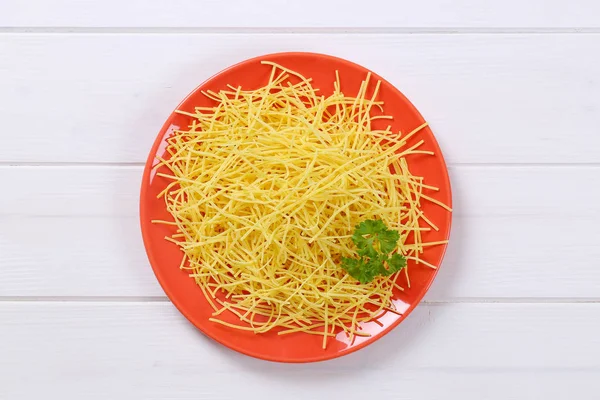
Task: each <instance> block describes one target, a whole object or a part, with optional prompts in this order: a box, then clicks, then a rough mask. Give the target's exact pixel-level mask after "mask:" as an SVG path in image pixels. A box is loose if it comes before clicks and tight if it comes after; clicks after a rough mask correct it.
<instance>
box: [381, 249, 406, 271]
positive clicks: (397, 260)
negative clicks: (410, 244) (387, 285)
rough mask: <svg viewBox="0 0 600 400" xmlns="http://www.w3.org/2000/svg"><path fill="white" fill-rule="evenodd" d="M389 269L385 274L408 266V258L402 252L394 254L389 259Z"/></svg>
mask: <svg viewBox="0 0 600 400" xmlns="http://www.w3.org/2000/svg"><path fill="white" fill-rule="evenodd" d="M387 264H388V269H387V272H386V273H385V274H384V275H386V276H387V275H392V274H394V273H396V272H398V271H400V270H401V269H402V268H404V267H406V258H405V257H404V256H403V255H402V254H398V253H396V254H392V256H391V257H390V258H389V259H388V260H387Z"/></svg>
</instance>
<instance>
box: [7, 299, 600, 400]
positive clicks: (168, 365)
mask: <svg viewBox="0 0 600 400" xmlns="http://www.w3.org/2000/svg"><path fill="white" fill-rule="evenodd" d="M598 313H600V304H485V305H484V304H447V305H421V306H420V307H418V308H417V309H416V310H415V311H414V312H413V314H411V316H410V317H408V318H407V320H406V321H405V322H404V323H403V324H402V325H401V326H400V327H398V328H397V329H395V330H394V331H392V332H391V333H390V334H388V335H387V336H386V337H384V338H383V339H381V340H380V341H378V342H376V343H374V344H373V345H371V346H369V347H368V348H365V349H363V350H361V351H359V352H357V353H354V354H352V355H349V356H347V357H344V358H341V359H337V360H333V361H329V362H323V363H318V364H309V365H285V364H275V363H268V362H263V361H260V360H255V359H251V358H249V357H245V356H242V355H239V354H235V353H233V352H231V351H229V350H227V349H225V348H223V347H221V346H219V345H217V344H215V343H213V342H212V341H210V340H209V339H207V338H205V337H203V336H202V335H201V334H200V333H199V332H198V331H197V330H196V329H195V328H194V327H193V326H191V324H189V323H188V322H187V321H186V320H185V319H184V318H183V317H182V316H180V315H179V313H178V312H177V311H176V310H175V309H174V308H173V306H172V305H171V304H168V303H60V302H54V303H47V302H4V303H0V320H1V321H2V322H3V324H2V329H1V330H0V354H2V357H1V358H0V370H2V371H3V373H2V374H1V375H0V397H2V398H6V399H39V398H40V397H44V396H45V395H48V394H58V393H60V394H61V398H66V399H79V398H86V399H106V398H118V399H131V398H136V399H137V398H139V399H164V398H170V399H192V398H193V399H207V400H208V399H211V400H214V399H234V398H239V396H240V394H241V393H243V396H244V398H246V399H249V400H252V399H276V398H281V397H283V396H285V397H286V398H289V399H306V398H314V399H330V398H332V397H335V396H341V395H343V397H344V398H348V399H364V398H366V397H368V398H376V399H385V400H387V399H390V400H392V399H394V400H396V399H407V400H408V399H411V400H412V399H415V398H418V399H424V400H427V399H432V400H433V399H439V398H459V397H456V395H457V394H458V393H460V398H461V399H466V400H471V399H472V400H481V399H489V400H500V399H502V400H504V399H507V398H544V399H548V400H559V399H561V400H562V399H564V398H565V397H566V396H567V394H570V395H576V396H577V398H578V399H584V400H585V399H590V400H591V399H595V398H596V397H595V396H596V394H597V393H598V390H600V382H599V381H598V380H597V379H596V378H597V376H598V374H599V373H600V363H599V361H598V360H599V359H600V339H599V338H600V322H599V321H598V318H596V316H597V315H598ZM542 338H543V340H542ZM582 343H585V344H586V349H585V351H583V348H582ZM32 377H35V384H33V382H32V381H31V380H32Z"/></svg>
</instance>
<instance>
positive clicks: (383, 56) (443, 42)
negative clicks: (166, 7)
mask: <svg viewBox="0 0 600 400" xmlns="http://www.w3.org/2000/svg"><path fill="white" fill-rule="evenodd" d="M248 4H250V3H248ZM448 4H449V3H448ZM598 4H600V3H598ZM0 14H1V13H0ZM598 48H600V34H558V35H552V34H546V35H523V34H506V35H504V34H498V35H490V34H466V35H442V34H415V35H408V34H389V35H383V34H382V35H361V34H353V35H346V34H248V33H244V34H115V35H106V34H52V35H46V34H3V35H0V55H2V56H1V57H0V119H1V120H2V121H3V124H4V126H3V129H2V130H0V141H1V142H2V146H0V161H2V162H4V163H36V162H80V163H86V162H95V163H132V162H136V163H139V162H143V161H144V160H145V157H146V155H147V152H148V150H149V148H150V146H151V143H152V142H153V140H154V138H155V135H156V134H157V132H158V130H159V129H160V127H161V125H162V124H163V122H164V120H165V119H166V118H167V116H168V115H169V114H170V113H171V111H172V110H173V109H174V108H175V107H176V105H177V104H178V102H179V101H180V100H181V99H182V98H183V97H184V96H185V95H186V94H187V93H188V92H189V91H191V90H192V89H193V88H194V87H195V86H196V85H197V84H199V83H200V82H202V81H203V80H205V79H206V78H208V77H209V76H211V75H212V74H214V73H216V72H218V71H219V70H221V69H223V68H225V67H227V66H229V65H230V64H232V63H235V62H238V61H241V60H243V59H246V58H248V57H252V56H257V55H260V54H265V53H270V52H277V51H289V50H302V51H316V52H324V53H330V54H333V55H337V56H340V57H345V58H348V59H350V60H353V61H355V62H358V63H360V64H363V65H364V66H366V67H368V68H371V69H373V70H374V71H376V72H378V73H379V74H381V75H382V76H383V77H385V78H387V79H388V80H390V81H391V82H392V83H393V84H395V85H396V86H397V87H398V88H399V89H400V90H402V91H403V92H404V93H405V94H406V95H407V96H408V97H409V98H410V99H411V100H412V101H413V103H414V104H415V105H416V106H417V108H419V110H420V111H421V112H422V113H423V115H424V116H425V118H426V119H428V120H429V122H430V123H431V125H432V127H433V130H434V133H435V134H436V136H437V138H438V140H439V142H440V144H441V147H442V149H443V151H444V154H445V155H446V158H447V160H448V162H449V163H451V164H456V163H460V164H464V163H597V162H600V153H599V152H598V151H597V149H598V148H600V135H598V126H600V86H599V85H600V82H599V81H598V73H597V71H598V65H599V63H600V58H599V54H600V53H599V52H598V51H596V50H597V49H598Z"/></svg>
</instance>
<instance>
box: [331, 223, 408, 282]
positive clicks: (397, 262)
mask: <svg viewBox="0 0 600 400" xmlns="http://www.w3.org/2000/svg"><path fill="white" fill-rule="evenodd" d="M398 240H400V234H399V233H398V231H396V230H393V229H388V227H387V226H386V225H385V223H383V221H381V220H376V219H368V220H366V221H363V222H361V223H360V224H358V225H356V227H355V228H354V234H353V235H352V241H353V242H354V245H355V246H356V248H357V250H356V253H358V255H359V257H358V258H348V257H342V268H343V269H344V270H346V272H348V274H349V275H350V276H352V277H353V278H355V279H356V280H358V281H359V282H360V283H369V282H371V281H372V280H373V279H375V277H376V276H378V275H382V276H389V275H392V274H393V273H396V272H398V271H400V270H401V269H402V268H404V267H406V258H404V256H403V255H402V254H398V253H394V254H391V255H390V253H392V252H393V251H394V250H395V249H396V246H397V244H398Z"/></svg>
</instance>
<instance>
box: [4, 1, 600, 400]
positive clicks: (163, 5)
mask: <svg viewBox="0 0 600 400" xmlns="http://www.w3.org/2000/svg"><path fill="white" fill-rule="evenodd" d="M269 10H271V11H269ZM289 50H300V51H315V52H323V53H329V54H333V55H336V56H340V57H344V58H348V59H350V60H353V61H355V62H357V63H360V64H362V65H364V66H366V67H368V68H371V69H373V70H374V71H377V72H378V73H380V74H381V75H383V76H384V77H386V78H387V79H389V80H390V81H391V82H392V83H394V84H395V85H396V86H397V87H399V88H400V90H402V91H403V92H404V93H405V94H406V95H407V96H408V97H409V98H410V99H411V100H412V101H413V102H414V103H415V104H416V106H417V107H418V108H419V109H420V110H421V111H422V113H423V114H424V115H425V117H426V118H427V119H428V120H429V121H430V123H431V125H432V127H433V130H434V132H435V133H436V135H437V137H438V139H439V141H440V144H441V146H442V148H443V150H444V153H445V155H446V158H447V161H448V163H449V168H450V173H451V179H452V185H453V192H454V204H455V213H454V229H453V233H452V241H451V244H450V246H449V250H448V255H447V258H446V260H445V262H444V264H443V267H442V269H441V271H440V274H439V276H438V279H437V280H436V282H435V283H434V285H433V287H432V289H431V291H430V293H429V294H428V295H427V296H426V300H425V301H424V302H423V304H421V305H420V306H419V307H418V308H417V310H416V311H415V312H414V313H413V314H412V315H411V316H410V317H409V318H408V319H407V320H406V321H405V322H404V323H402V324H401V325H400V326H399V327H398V328H397V329H395V330H394V331H393V332H392V333H391V334H390V335H388V336H386V337H385V338H384V339H382V340H380V341H378V342H377V343H375V344H373V345H372V346H369V347H368V348H366V349H364V350H361V351H359V352H357V353H355V354H352V355H350V356H347V357H343V358H341V359H337V360H334V361H331V362H324V363H317V364H306V365H283V364H274V363H268V362H263V361H259V360H255V359H251V358H248V357H245V356H242V355H239V354H235V353H233V352H231V351H229V350H227V349H225V348H222V347H220V346H218V345H217V344H215V343H213V342H211V341H210V340H208V339H207V338H205V337H204V336H202V335H201V334H200V333H199V332H198V331H197V330H196V329H195V328H194V327H192V326H191V325H190V324H189V323H188V322H187V321H186V320H185V319H184V318H183V317H182V316H181V315H180V314H179V313H178V312H177V310H175V308H174V307H173V306H172V305H171V303H169V301H168V300H167V298H166V297H165V295H164V294H163V292H162V291H161V289H160V287H159V286H158V284H157V282H156V280H155V278H154V275H153V274H152V271H151V269H150V267H149V265H148V262H147V259H146V256H145V253H144V250H143V247H142V243H141V239H140V233H139V228H138V211H137V207H138V188H139V184H140V179H141V171H142V166H143V161H144V159H145V156H146V154H147V152H148V150H149V148H150V145H151V143H152V141H153V140H154V137H155V134H156V133H157V131H158V129H159V128H160V126H161V124H162V123H163V121H164V120H165V118H166V117H167V116H168V115H169V113H170V112H171V110H172V109H173V108H174V107H175V106H176V105H177V103H178V102H179V100H180V99H182V98H183V97H184V96H185V95H186V94H187V93H188V92H189V91H190V90H191V89H192V88H194V87H195V86H196V85H197V84H199V83H200V82H201V81H203V80H204V79H206V78H207V77H209V76H210V75H212V74H213V73H215V72H217V71H219V70H221V69H222V68H224V67H226V66H228V65H230V64H232V63H235V62H237V61H240V60H243V59H245V58H248V57H252V56H256V55H260V54H264V53H269V52H276V51H289ZM0 123H1V125H0V126H1V128H0V184H1V186H0V399H11V400H12V399H19V400H20V399H36V400H37V399H103V400H104V399H111V400H112V399H167V398H169V399H205V400H209V399H210V400H212V399H215V400H216V399H261V400H264V399H279V398H286V399H317V400H319V399H343V400H348V399H365V398H368V399H390V400H391V399H393V400H400V399H410V400H416V399H419V400H422V399H460V400H464V399H466V400H470V399H473V400H485V399H490V400H500V399H502V400H505V399H544V400H548V399H550V400H553V399H566V398H567V396H572V397H573V398H575V399H599V398H600V228H599V224H600V188H599V186H598V183H599V181H600V2H598V1H597V0H575V1H572V0H529V1H521V0H503V1H484V0H454V1H450V0H421V1H416V0H413V1H399V0H369V1H353V0H345V1H341V0H340V1H327V0H303V1H301V0H295V1H287V0H277V1H276V0H254V1H246V0H223V1H217V0H212V1H211V0H179V1H174V0H173V1H167V0H146V1H141V0H137V1H135V0H103V1H92V0H86V1H82V0H55V1H46V0H1V1H0Z"/></svg>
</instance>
